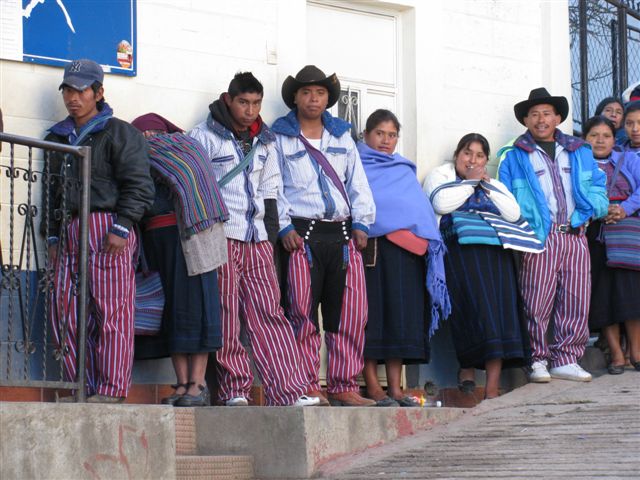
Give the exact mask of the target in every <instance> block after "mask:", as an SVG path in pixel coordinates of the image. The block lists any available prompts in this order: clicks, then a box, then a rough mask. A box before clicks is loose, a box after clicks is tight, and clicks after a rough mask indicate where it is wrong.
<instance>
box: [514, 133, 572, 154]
mask: <svg viewBox="0 0 640 480" xmlns="http://www.w3.org/2000/svg"><path fill="white" fill-rule="evenodd" d="M554 137H555V141H556V143H558V144H560V145H561V146H562V148H564V149H565V150H567V151H568V152H575V151H576V150H577V149H578V148H580V147H581V146H583V145H584V144H585V141H584V140H582V139H581V138H578V137H573V136H571V135H565V134H564V133H562V132H561V131H560V130H558V129H557V128H556V131H555V134H554ZM514 145H515V146H516V147H518V148H521V149H523V150H524V151H526V152H528V153H531V152H535V151H536V141H535V139H534V138H533V135H531V132H530V131H529V130H527V131H526V132H525V133H523V134H522V135H520V136H519V137H518V138H517V140H516V141H515V142H514Z"/></svg>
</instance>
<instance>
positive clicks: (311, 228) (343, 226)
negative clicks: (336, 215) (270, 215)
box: [291, 218, 351, 243]
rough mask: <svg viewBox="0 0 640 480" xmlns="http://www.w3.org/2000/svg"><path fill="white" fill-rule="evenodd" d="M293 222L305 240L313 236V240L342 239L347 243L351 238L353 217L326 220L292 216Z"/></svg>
mask: <svg viewBox="0 0 640 480" xmlns="http://www.w3.org/2000/svg"><path fill="white" fill-rule="evenodd" d="M291 223H292V224H293V226H294V227H295V229H296V232H297V233H298V235H300V236H301V237H302V238H303V239H304V240H305V242H308V241H309V240H311V239H312V238H313V240H334V241H335V240H340V241H341V242H344V243H347V242H348V241H349V240H350V239H351V219H347V220H341V221H338V222H324V221H322V220H310V219H308V218H292V219H291Z"/></svg>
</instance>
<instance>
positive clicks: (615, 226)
mask: <svg viewBox="0 0 640 480" xmlns="http://www.w3.org/2000/svg"><path fill="white" fill-rule="evenodd" d="M603 235H604V244H605V247H606V250H607V265H608V266H610V267H617V268H626V269H628V270H640V218H639V217H625V218H623V219H622V220H620V221H619V222H617V223H610V224H607V225H604V228H603Z"/></svg>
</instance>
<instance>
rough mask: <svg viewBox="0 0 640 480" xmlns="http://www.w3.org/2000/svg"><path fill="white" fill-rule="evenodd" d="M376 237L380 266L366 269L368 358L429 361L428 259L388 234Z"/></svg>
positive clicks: (366, 339)
mask: <svg viewBox="0 0 640 480" xmlns="http://www.w3.org/2000/svg"><path fill="white" fill-rule="evenodd" d="M376 240H377V242H378V245H377V260H376V265H375V267H366V268H365V278H366V282H367V299H368V302H369V319H368V320H367V327H366V330H365V345H364V358H366V359H376V360H380V361H382V360H385V359H388V358H400V359H402V361H403V363H405V364H411V363H428V362H429V354H430V351H429V322H430V309H429V308H428V304H427V303H428V302H427V300H428V298H429V296H428V295H429V294H428V293H427V288H426V284H425V277H426V273H425V270H426V262H425V258H424V256H418V255H414V254H413V253H411V252H408V251H406V250H405V249H403V248H400V247H398V246H397V245H395V244H394V243H392V242H390V241H389V240H387V239H386V238H385V237H378V238H377V239H376ZM370 241H371V240H370Z"/></svg>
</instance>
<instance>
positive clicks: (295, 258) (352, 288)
mask: <svg viewBox="0 0 640 480" xmlns="http://www.w3.org/2000/svg"><path fill="white" fill-rule="evenodd" d="M288 305H289V310H288V312H287V314H288V317H289V320H290V321H291V323H292V324H293V328H294V330H295V331H296V336H297V338H298V344H299V345H300V349H301V353H302V365H303V368H304V374H305V375H306V378H307V380H308V383H309V386H310V389H311V390H320V380H319V377H318V374H319V370H320V347H321V345H322V337H321V336H320V334H319V333H318V332H317V331H316V326H315V324H314V322H313V317H312V315H311V305H312V294H311V279H310V272H309V262H308V260H307V257H306V254H305V251H304V250H303V249H302V250H295V251H294V252H291V255H290V257H289V271H288ZM366 323H367V290H366V283H365V277H364V266H363V263H362V255H361V254H360V252H358V250H357V249H356V246H355V242H354V241H353V240H350V241H349V265H348V267H347V279H346V285H345V289H344V296H343V300H342V313H341V315H340V325H339V327H338V332H336V333H331V332H325V334H324V335H325V343H326V346H327V353H328V358H327V391H328V392H329V393H342V392H354V391H357V390H358V389H359V387H358V383H357V381H356V378H357V376H358V375H359V374H360V372H361V371H362V367H363V366H364V360H363V351H364V329H365V326H366Z"/></svg>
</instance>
